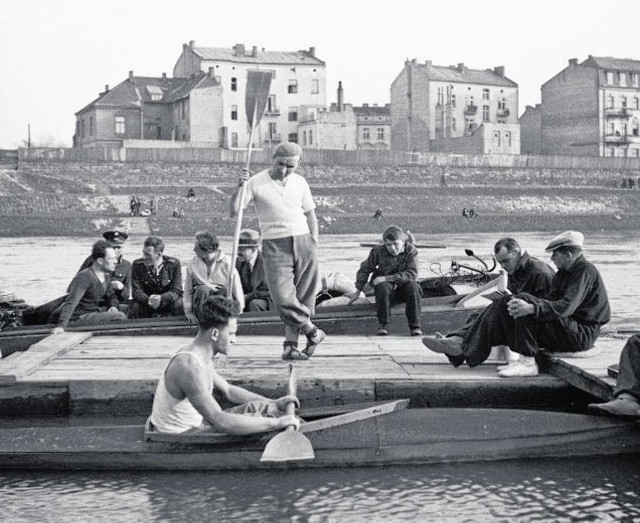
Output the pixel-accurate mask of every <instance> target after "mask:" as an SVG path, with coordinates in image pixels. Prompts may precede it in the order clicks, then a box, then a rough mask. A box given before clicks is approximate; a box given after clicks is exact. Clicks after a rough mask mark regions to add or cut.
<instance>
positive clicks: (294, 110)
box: [289, 107, 298, 122]
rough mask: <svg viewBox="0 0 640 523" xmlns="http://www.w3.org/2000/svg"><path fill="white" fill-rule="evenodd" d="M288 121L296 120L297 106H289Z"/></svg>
mask: <svg viewBox="0 0 640 523" xmlns="http://www.w3.org/2000/svg"><path fill="white" fill-rule="evenodd" d="M289 121H290V122H297V121H298V108H297V107H289Z"/></svg>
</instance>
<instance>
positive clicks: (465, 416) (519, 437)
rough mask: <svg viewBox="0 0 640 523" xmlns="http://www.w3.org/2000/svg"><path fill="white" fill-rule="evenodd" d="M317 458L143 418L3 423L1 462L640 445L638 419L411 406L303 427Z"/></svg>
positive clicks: (404, 456) (177, 464)
mask: <svg viewBox="0 0 640 523" xmlns="http://www.w3.org/2000/svg"><path fill="white" fill-rule="evenodd" d="M306 435H307V437H308V438H309V439H310V440H311V442H312V444H313V447H314V451H315V455H316V457H315V459H314V460H309V461H298V462H282V463H275V464H274V463H261V462H260V456H261V454H262V450H263V449H264V446H265V444H266V441H267V440H268V438H267V437H263V438H254V439H243V440H241V441H238V442H235V443H228V444H220V445H207V444H180V443H158V442H147V441H144V438H143V427H142V426H126V427H74V428H27V429H5V430H0V469H59V470H69V469H71V470H180V471H189V470H242V469H271V468H278V469H281V468H301V467H344V466H347V467H348V466H374V465H391V464H407V465H416V464H425V463H448V462H467V461H487V460H488V461H493V460H503V459H529V458H539V457H571V456H597V455H612V454H640V424H637V423H632V422H625V421H619V420H612V419H608V418H598V417H594V416H585V415H580V414H564V413H556V412H540V411H525V410H507V409H501V410H494V409H410V410H401V411H397V412H393V413H391V414H388V415H384V416H380V417H377V418H373V419H367V420H364V421H359V422H355V423H351V424H348V425H342V426H339V427H335V428H330V429H326V430H321V431H317V432H311V433H308V434H306Z"/></svg>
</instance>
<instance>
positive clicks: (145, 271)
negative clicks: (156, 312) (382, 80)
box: [131, 255, 183, 308]
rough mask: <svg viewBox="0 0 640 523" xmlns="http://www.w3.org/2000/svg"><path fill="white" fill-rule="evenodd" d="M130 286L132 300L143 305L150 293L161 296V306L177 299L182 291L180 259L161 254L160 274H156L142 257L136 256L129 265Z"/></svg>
mask: <svg viewBox="0 0 640 523" xmlns="http://www.w3.org/2000/svg"><path fill="white" fill-rule="evenodd" d="M131 288H132V290H133V292H132V294H133V299H134V301H136V302H138V303H141V304H144V305H146V304H147V303H148V302H149V296H151V295H152V294H159V295H160V296H161V297H162V299H161V302H160V307H161V308H164V307H166V306H168V305H170V304H171V303H173V302H174V301H176V300H179V299H180V298H182V292H183V291H182V272H181V270H180V260H178V259H177V258H172V257H171V256H165V255H163V256H162V266H161V268H160V274H159V275H157V276H156V275H155V274H154V273H153V268H152V267H147V266H146V265H145V264H144V259H143V258H138V259H137V260H135V261H134V262H133V264H132V265H131Z"/></svg>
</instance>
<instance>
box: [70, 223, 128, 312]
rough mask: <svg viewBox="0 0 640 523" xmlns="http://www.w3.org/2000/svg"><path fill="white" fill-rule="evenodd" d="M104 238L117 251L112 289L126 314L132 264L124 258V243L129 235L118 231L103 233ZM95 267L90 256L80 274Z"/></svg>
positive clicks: (112, 276) (81, 267)
mask: <svg viewBox="0 0 640 523" xmlns="http://www.w3.org/2000/svg"><path fill="white" fill-rule="evenodd" d="M102 237H103V238H104V239H105V240H106V241H107V243H109V245H110V246H111V247H113V249H114V250H115V251H116V257H117V260H118V261H117V263H116V268H115V270H114V271H113V274H112V275H111V288H112V289H113V291H114V292H115V294H116V296H117V297H118V302H119V308H120V310H122V312H124V313H126V312H127V311H128V308H129V297H130V295H131V262H130V261H128V260H125V259H124V258H123V257H122V251H123V248H124V242H125V241H127V238H128V237H129V235H128V234H127V233H126V232H123V231H118V230H109V231H105V232H103V233H102ZM91 265H93V258H92V257H91V256H89V257H88V258H87V259H86V260H85V261H84V262H83V263H82V265H81V266H80V269H79V271H78V272H80V271H81V270H83V269H86V268H88V267H91Z"/></svg>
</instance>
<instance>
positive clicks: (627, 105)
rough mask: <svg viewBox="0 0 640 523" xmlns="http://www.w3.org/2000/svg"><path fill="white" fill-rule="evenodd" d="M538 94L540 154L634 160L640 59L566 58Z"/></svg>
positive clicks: (639, 148)
mask: <svg viewBox="0 0 640 523" xmlns="http://www.w3.org/2000/svg"><path fill="white" fill-rule="evenodd" d="M541 93H542V128H541V134H542V137H541V142H542V154H561V155H592V156H629V157H636V158H637V157H640V61H638V60H630V59H620V58H611V57H595V56H591V55H589V57H588V58H587V59H586V60H585V61H583V62H582V63H580V64H579V63H578V60H577V59H575V58H572V59H570V60H569V65H568V66H567V67H566V68H565V69H563V70H562V71H560V72H559V73H558V74H557V75H555V76H554V77H553V78H551V79H550V80H548V81H547V82H545V83H544V84H542V88H541Z"/></svg>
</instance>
